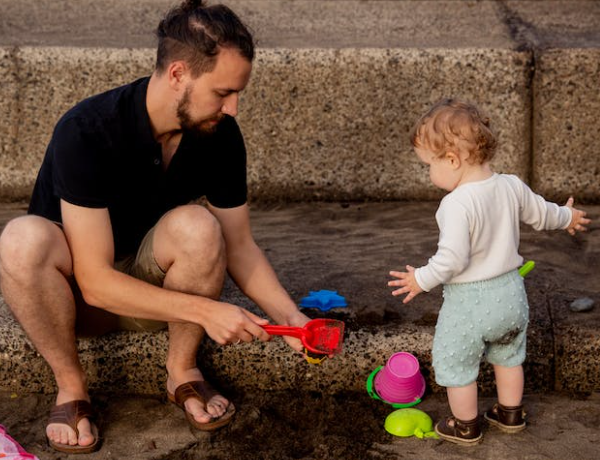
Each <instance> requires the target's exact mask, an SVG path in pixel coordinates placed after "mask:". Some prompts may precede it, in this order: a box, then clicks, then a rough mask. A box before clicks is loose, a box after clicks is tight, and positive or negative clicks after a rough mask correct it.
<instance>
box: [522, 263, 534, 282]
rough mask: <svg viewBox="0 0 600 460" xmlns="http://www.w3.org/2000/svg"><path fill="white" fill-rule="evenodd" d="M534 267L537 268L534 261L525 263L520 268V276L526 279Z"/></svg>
mask: <svg viewBox="0 0 600 460" xmlns="http://www.w3.org/2000/svg"><path fill="white" fill-rule="evenodd" d="M533 267H535V262H534V261H533V260H529V261H527V262H525V263H524V264H523V265H522V266H521V268H519V275H521V276H522V277H523V278H525V276H526V275H527V273H529V272H530V271H531V270H533Z"/></svg>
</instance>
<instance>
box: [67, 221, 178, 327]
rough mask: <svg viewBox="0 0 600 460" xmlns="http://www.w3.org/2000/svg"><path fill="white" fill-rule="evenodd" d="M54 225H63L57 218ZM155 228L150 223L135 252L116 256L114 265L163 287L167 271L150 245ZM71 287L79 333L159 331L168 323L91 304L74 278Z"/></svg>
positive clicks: (118, 268)
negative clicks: (113, 311)
mask: <svg viewBox="0 0 600 460" xmlns="http://www.w3.org/2000/svg"><path fill="white" fill-rule="evenodd" d="M57 225H59V226H60V227H61V228H62V225H61V224H60V223H58V222H57ZM155 228H156V227H152V228H151V229H150V230H149V231H148V233H147V234H146V236H145V237H144V239H143V240H142V243H141V244H140V247H139V249H138V252H137V254H135V255H131V256H128V257H125V258H123V259H120V260H117V261H116V262H115V269H116V270H118V271H120V272H122V273H125V274H127V275H131V276H133V277H134V278H137V279H140V280H142V281H146V282H147V283H150V284H153V285H155V286H161V287H162V285H163V281H164V279H165V276H166V273H165V272H164V271H163V270H162V269H161V268H160V267H159V265H158V263H157V262H156V260H155V259H154V252H153V249H152V246H153V242H154V230H155ZM71 287H72V289H73V294H74V296H75V302H76V304H77V327H76V328H77V332H78V335H79V334H80V335H83V336H88V335H96V334H104V333H106V332H110V331H114V330H126V331H158V330H161V329H165V328H166V327H167V323H165V322H163V321H155V320H151V319H140V318H131V317H127V316H118V315H114V314H112V313H110V312H107V311H106V310H103V309H100V308H96V307H93V306H90V305H88V304H86V303H85V301H84V300H83V296H82V295H81V291H80V290H79V286H77V283H76V282H75V279H74V278H73V279H72V280H71Z"/></svg>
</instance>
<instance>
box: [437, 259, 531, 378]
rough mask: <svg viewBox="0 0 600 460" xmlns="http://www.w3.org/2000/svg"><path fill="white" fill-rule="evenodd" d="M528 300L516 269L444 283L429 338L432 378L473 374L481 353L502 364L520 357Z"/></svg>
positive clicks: (518, 361)
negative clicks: (431, 335)
mask: <svg viewBox="0 0 600 460" xmlns="http://www.w3.org/2000/svg"><path fill="white" fill-rule="evenodd" d="M528 321H529V305H528V303H527V294H526V292H525V286H524V283H523V278H522V277H521V275H519V272H518V270H514V271H511V272H508V273H505V274H504V275H500V276H497V277H496V278H492V279H489V280H485V281H476V282H472V283H459V284H447V285H444V303H443V305H442V308H441V310H440V314H439V317H438V321H437V324H436V326H435V336H434V338H433V351H432V355H433V368H434V370H435V381H436V382H437V383H438V384H439V385H442V386H445V387H462V386H465V385H469V384H470V383H472V382H474V381H476V380H477V376H478V375H479V365H480V363H481V360H482V359H485V360H486V361H488V362H489V363H491V364H495V365H500V366H504V367H514V366H518V365H520V364H522V363H523V361H525V349H526V342H527V323H528Z"/></svg>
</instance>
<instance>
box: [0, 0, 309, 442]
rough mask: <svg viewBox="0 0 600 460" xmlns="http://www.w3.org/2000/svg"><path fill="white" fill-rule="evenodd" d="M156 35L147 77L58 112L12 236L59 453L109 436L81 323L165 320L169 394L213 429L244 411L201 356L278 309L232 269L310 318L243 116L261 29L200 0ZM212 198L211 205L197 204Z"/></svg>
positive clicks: (239, 337)
mask: <svg viewBox="0 0 600 460" xmlns="http://www.w3.org/2000/svg"><path fill="white" fill-rule="evenodd" d="M157 35H158V39H159V43H158V53H157V63H156V69H155V71H154V72H153V74H152V76H151V77H150V78H144V79H140V80H138V81H136V82H133V83H131V84H129V85H126V86H123V87H120V88H116V89H114V90H112V91H108V92H107V93H103V94H100V95H97V96H94V97H92V98H89V99H87V100H85V101H83V102H81V103H79V104H77V105H76V106H75V107H74V108H73V109H71V110H70V111H68V112H67V113H66V114H65V115H64V116H63V117H62V118H61V119H60V121H59V122H58V124H57V126H56V128H55V131H54V133H53V137H52V140H51V142H50V144H49V147H48V150H47V152H46V156H45V158H44V161H43V164H42V167H41V169H40V172H39V175H38V179H37V181H36V185H35V189H34V192H33V195H32V200H31V204H30V208H29V215H27V216H23V217H21V218H17V219H15V220H13V221H11V222H9V224H8V225H7V226H6V228H5V230H4V232H3V234H2V237H1V238H0V270H1V271H0V275H1V281H2V284H1V287H2V292H3V295H4V298H5V300H6V302H7V303H8V304H9V305H10V307H11V310H12V311H13V313H14V315H15V317H16V318H17V320H18V321H19V322H20V323H21V324H22V326H23V328H24V329H25V331H26V332H27V334H28V335H29V337H30V338H31V340H32V342H33V343H34V345H35V346H36V348H37V349H38V351H39V352H40V353H41V355H42V356H43V357H44V358H45V359H46V361H47V362H48V364H49V365H50V367H51V368H52V371H53V373H54V376H55V378H56V383H57V387H58V394H57V400H56V407H55V408H54V409H53V411H52V413H51V417H50V420H49V424H48V427H47V430H46V433H47V436H48V440H49V442H50V444H51V446H52V447H54V448H55V449H57V450H59V451H62V452H68V453H75V452H77V453H85V452H91V451H93V450H95V449H97V447H98V433H97V428H96V426H95V425H94V423H93V420H92V409H91V406H90V404H89V395H88V390H87V385H86V376H85V373H84V371H83V369H82V367H81V364H80V362H79V359H78V356H77V349H76V345H75V338H76V333H77V334H79V333H86V334H88V333H103V332H107V331H110V330H115V329H119V328H120V329H134V330H153V329H157V328H161V327H163V325H164V324H165V323H168V329H169V350H168V358H167V363H166V369H167V372H168V380H167V395H168V397H169V400H170V401H172V402H174V403H176V404H177V405H178V406H180V407H181V408H182V409H183V410H184V411H185V413H186V416H187V417H188V420H189V421H190V423H191V424H192V425H194V426H195V427H196V428H198V429H201V430H212V429H216V428H218V427H220V426H223V425H224V424H226V423H228V422H229V421H230V420H231V416H232V415H233V413H234V411H235V409H234V407H233V404H232V403H230V402H229V401H228V400H227V399H225V398H224V397H223V396H221V395H219V394H218V393H217V392H216V391H215V390H213V389H212V388H211V387H210V386H209V385H208V383H207V382H205V381H204V378H203V375H202V373H201V371H200V370H199V369H198V367H197V364H196V355H197V350H198V347H199V345H200V342H201V340H202V337H203V335H204V333H205V332H206V333H207V334H208V335H209V336H210V337H211V338H212V339H213V340H215V341H216V342H217V343H219V344H221V345H224V344H230V343H234V344H235V343H239V342H240V341H243V342H249V341H251V340H253V339H255V338H257V339H260V340H268V339H269V335H268V334H267V333H266V332H265V331H264V330H263V329H262V327H261V325H264V324H266V323H267V321H266V320H264V319H261V318H259V317H258V316H256V315H254V314H252V313H251V312H249V311H246V310H244V309H242V308H240V307H238V306H235V305H231V304H228V303H225V302H220V301H219V300H218V299H219V296H220V292H221V289H222V286H223V281H224V277H225V272H226V270H227V271H228V272H229V274H230V275H231V277H232V278H233V279H234V281H235V282H236V283H237V284H238V285H239V287H240V288H241V289H242V290H243V292H244V293H245V294H246V295H247V296H248V297H250V298H251V299H252V300H253V301H255V302H256V303H257V304H258V305H259V306H260V307H261V308H262V309H263V310H264V311H265V312H266V313H267V314H268V315H269V316H270V317H271V318H272V319H273V320H274V321H275V322H277V323H280V324H289V325H294V326H302V325H304V324H305V323H306V322H307V321H308V318H307V317H306V316H305V315H303V314H302V313H301V312H300V311H299V310H298V308H297V307H296V305H295V304H294V303H293V301H292V300H291V299H290V297H289V296H288V294H287V293H286V292H285V290H284V289H283V287H282V286H281V284H280V283H279V281H278V280H277V278H276V275H275V273H274V272H273V270H272V268H271V266H270V265H269V263H268V261H267V260H266V258H265V256H264V255H263V253H262V252H261V251H260V249H259V248H258V246H257V245H256V243H255V242H254V239H253V237H252V235H251V231H250V223H249V212H248V206H247V204H246V152H245V148H244V143H243V139H242V135H241V133H240V131H239V129H238V127H237V124H236V122H235V120H234V117H235V116H236V115H237V110H238V96H239V93H240V92H241V91H242V90H243V89H244V88H245V87H246V85H247V83H248V80H249V78H250V72H251V68H252V59H253V57H254V43H253V40H252V36H251V35H250V33H249V32H248V30H247V29H246V27H245V26H244V25H243V24H242V23H241V22H240V20H239V19H238V17H237V16H236V15H235V14H234V13H233V12H232V11H231V10H230V9H228V8H227V7H225V6H222V5H214V6H206V5H203V2H202V1H197V0H196V1H193V0H188V1H186V2H184V3H183V4H182V5H181V6H179V7H176V8H174V9H172V10H171V11H170V12H169V13H168V14H167V15H166V17H165V18H164V19H163V20H162V21H161V23H160V24H159V27H158V30H157ZM202 196H205V197H206V199H207V201H208V205H207V207H203V206H200V205H192V204H189V203H190V201H191V200H194V199H196V198H199V197H202ZM286 340H287V341H288V343H289V344H290V346H292V347H293V348H294V349H296V350H298V351H300V350H301V349H302V347H301V344H300V342H299V341H298V340H297V339H292V338H288V339H286Z"/></svg>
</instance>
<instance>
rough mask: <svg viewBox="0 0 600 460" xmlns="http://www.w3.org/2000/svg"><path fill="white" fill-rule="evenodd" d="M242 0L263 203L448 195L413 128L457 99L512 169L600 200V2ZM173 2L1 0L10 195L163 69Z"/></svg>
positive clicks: (563, 191)
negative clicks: (56, 141) (440, 103)
mask: <svg viewBox="0 0 600 460" xmlns="http://www.w3.org/2000/svg"><path fill="white" fill-rule="evenodd" d="M227 3H228V4H229V5H230V6H231V7H232V8H233V9H234V10H236V11H237V12H238V13H239V15H240V16H241V17H242V18H243V19H245V20H246V22H247V23H248V24H249V25H250V26H251V27H252V28H253V29H254V30H255V31H256V37H257V39H258V52H257V58H256V61H255V65H254V72H253V77H252V80H251V82H250V84H249V87H248V88H247V90H246V91H245V92H244V94H243V98H242V102H241V109H240V114H239V117H238V119H239V123H240V125H241V127H242V131H243V132H244V135H245V138H246V143H247V147H248V152H249V160H248V162H249V163H248V166H249V175H248V179H249V185H250V194H251V198H252V199H253V200H262V201H275V200H280V201H281V200H283V201H303V200H313V199H318V200H331V201H340V200H365V199H368V200H398V199H401V200H424V199H434V198H435V199H437V198H439V197H440V192H439V191H437V190H435V189H434V188H433V186H431V185H430V184H429V181H428V179H427V176H426V175H425V174H422V169H421V166H420V165H419V164H418V161H417V160H416V158H415V156H414V155H413V154H412V153H411V148H410V145H409V142H408V138H407V133H408V131H409V129H410V127H411V126H412V124H413V123H414V121H415V120H416V118H417V117H418V116H419V115H420V114H422V113H423V111H424V110H425V109H426V108H427V107H429V106H430V105H431V104H432V103H433V102H435V101H436V100H438V99H439V98H440V97H443V96H456V97H461V98H464V99H469V100H473V101H476V102H477V103H478V104H479V105H480V106H481V107H482V108H483V109H485V110H486V111H487V112H488V113H489V114H490V116H491V118H492V120H493V121H494V124H495V127H496V131H497V132H498V136H499V141H500V149H499V153H498V155H497V158H496V160H494V165H495V167H496V168H497V169H498V170H501V171H503V172H511V173H515V174H518V175H519V176H521V177H522V178H523V179H524V180H526V181H528V182H529V183H530V184H531V185H532V186H533V187H534V188H535V189H536V190H537V191H538V192H540V193H543V194H544V195H546V196H547V197H548V198H549V199H554V200H563V199H565V198H566V197H567V196H568V195H570V194H574V195H575V196H576V197H577V199H579V200H585V201H588V202H598V201H599V200H600V181H599V180H598V177H599V175H600V171H599V169H598V165H599V164H600V161H599V160H600V149H599V148H598V147H597V144H598V143H597V142H596V132H597V129H596V128H597V120H596V114H597V113H598V112H599V111H600V99H599V98H598V97H597V87H598V81H600V65H599V63H600V46H599V45H600V29H599V28H598V27H597V24H598V23H600V3H598V2H593V1H584V0H579V1H577V0H576V1H566V0H562V1H549V2H537V1H508V2H500V1H498V2H492V1H489V2H487V1H486V2H473V1H460V2H459V1H441V0H440V1H426V0H421V1H419V0H414V1H409V0H407V1H402V0H397V1H378V0H371V1H359V0H356V1H345V0H344V1H343V0H319V1H315V0H274V1H272V0H243V1H242V0H233V1H229V2H227ZM170 4H172V2H171V1H169V0H130V1H119V0H109V1H106V2H102V3H98V2H93V1H92V0H77V1H75V0H40V1H34V0H23V1H19V2H14V1H12V0H0V10H1V11H2V12H3V13H2V17H1V18H0V79H1V81H2V82H3V83H2V85H1V86H0V113H2V114H3V116H2V117H0V199H3V200H18V199H27V198H28V196H29V193H30V191H31V187H32V184H33V181H34V178H35V175H36V173H37V170H38V168H39V164H40V160H41V158H42V156H43V154H44V151H45V146H46V144H47V142H48V140H49V138H50V135H51V132H52V129H53V127H54V124H55V123H56V121H57V119H58V118H59V117H60V115H61V114H62V113H64V111H65V110H67V109H68V108H69V107H71V106H72V105H73V104H75V103H76V102H77V101H79V100H81V99H83V98H85V97H87V96H89V95H92V94H95V93H98V92H100V91H103V90H106V89H109V88H111V87H114V86H116V85H120V84H124V83H127V82H129V81H131V80H133V79H135V78H137V77H140V76H142V75H147V74H149V73H150V72H151V71H152V68H153V63H154V54H155V53H154V51H153V48H154V46H155V41H154V39H153V35H152V31H153V29H154V28H155V26H156V24H157V21H158V20H159V18H160V16H161V14H162V12H163V11H164V10H165V9H166V7H167V6H168V5H170ZM583 152H585V154H583Z"/></svg>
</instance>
